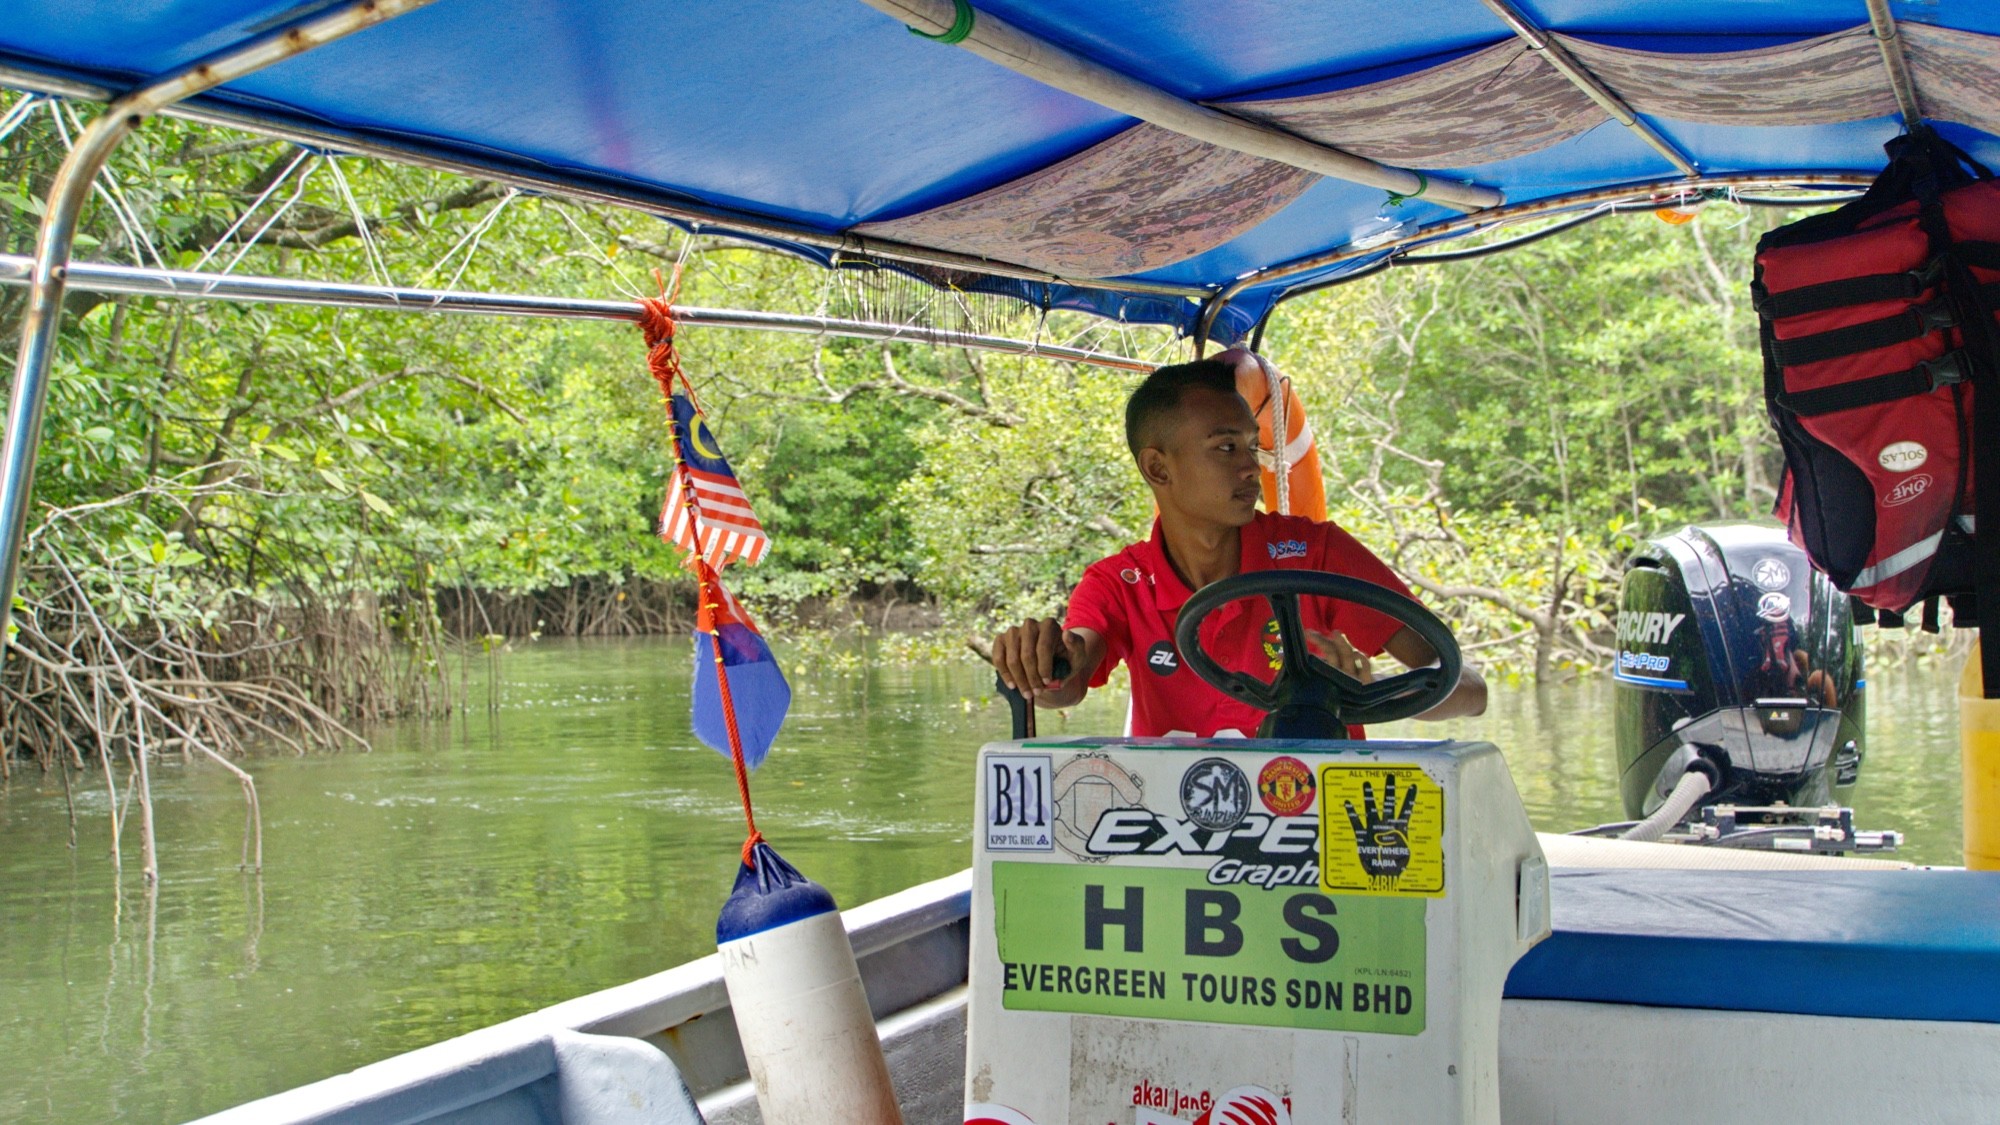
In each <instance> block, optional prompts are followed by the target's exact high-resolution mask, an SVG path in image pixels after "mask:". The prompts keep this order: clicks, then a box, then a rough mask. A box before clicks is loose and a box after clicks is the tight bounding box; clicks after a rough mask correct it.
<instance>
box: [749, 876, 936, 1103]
mask: <svg viewBox="0 0 2000 1125" xmlns="http://www.w3.org/2000/svg"><path fill="white" fill-rule="evenodd" d="M716 947H717V949H719V950H720V951H721V954H722V977H723V981H724V982H725V983H726V984H727V985H728V987H729V1004H730V1007H731V1008H733V1009H734V1011H735V1016H736V1034H737V1037H738V1038H739V1039H740V1040H741V1041H742V1044H743V1057H744V1059H745V1060H747V1061H748V1062H749V1064H750V1079H751V1081H752V1082H753V1083H754V1084H755V1085H756V1088H757V1108H758V1109H759V1111H760V1112H761V1113H762V1115H763V1119H764V1125H826V1123H828V1122H868V1123H871V1125H873V1123H877V1122H879V1123H882V1125H902V1121H903V1115H902V1110H901V1109H899V1108H898V1107H897V1105H896V1094H895V1090H894V1088H893V1087H892V1086H891V1085H890V1083H889V1064H888V1063H887V1062H886V1061H885V1060H884V1059H883V1057H882V1043H881V1040H880V1039H878V1038H877V1037H876V1034H875V1020H874V1017H873V1016H872V1015H871V1014H870V1013H869V1010H868V994H867V992H866V991H865V990H863V988H862V987H861V973H860V970H859V969H857V968H856V967H855V964H854V947H853V946H852V945H851V944H850V943H849V942H848V940H847V929H846V927H845V926H843V925H842V924H841V921H840V911H839V909H838V908H836V906H835V905H834V901H833V896H832V895H831V894H829V893H828V892H827V890H826V888H824V887H822V886H820V885H819V884H817V883H814V882H813V881H811V880H810V879H807V878H806V877H805V876H803V875H800V874H799V872H798V870H797V869H796V868H793V867H792V866H791V865H790V864H788V863H786V862H785V861H784V860H783V859H782V858H780V857H779V856H778V853H777V852H776V851H774V850H772V848H771V846H770V845H769V844H765V843H762V842H759V843H758V844H757V845H756V847H755V848H754V849H753V851H752V861H751V864H750V865H746V866H745V867H743V868H741V869H740V870H739V871H738V873H737V878H736V888H735V890H734V891H733V892H731V894H730V896H729V901H728V902H727V903H726V904H724V906H723V908H722V917H721V918H720V919H718V920H717V922H716Z"/></svg>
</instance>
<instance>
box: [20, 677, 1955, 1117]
mask: <svg viewBox="0 0 2000 1125" xmlns="http://www.w3.org/2000/svg"><path fill="white" fill-rule="evenodd" d="M780 657H781V659H783V658H784V657H785V653H784V652H783V651H782V650H781V651H780ZM689 666H690V661H689V657H688V649H687V646H686V644H685V643H678V642H664V641H652V642H633V643H582V644H563V643H552V642H544V643H542V644H540V645H537V646H533V647H531V648H528V649H526V650H524V651H519V652H515V653H512V654H509V655H508V656H507V657H505V659H504V663H503V664H502V665H501V673H502V682H501V683H500V684H499V685H498V687H497V690H495V691H494V692H493V693H492V698H494V699H495V700H496V701H497V704H498V706H497V708H496V709H495V710H494V711H492V712H491V713H490V714H489V713H488V712H487V711H486V710H485V703H486V701H487V699H488V698H489V693H488V690H487V688H486V687H485V686H482V685H479V684H475V686H474V691H473V698H474V701H475V710H474V712H473V714H471V715H470V716H468V717H466V718H464V719H462V720H459V721H455V722H453V723H450V724H436V725H409V726H404V727H399V728H393V729H388V730H383V731H378V732H376V736H375V745H376V749H375V751H374V752H373V753H368V754H361V753H346V754H339V755H322V756H316V757H308V758H296V757H291V756H271V757H264V758H258V759H254V760H252V761H250V762H248V763H246V767H247V768H248V769H249V770H250V771H251V772H253V773H254V774H255V775H256V777H257V784H258V789H259V792H260V793H261V795H262V798H263V805H264V818H265V819H264V829H265V837H264V854H265V870H264V872H263V874H262V875H261V876H252V875H245V874H241V873H239V872H238V870H237V868H236V859H237V854H238V849H239V847H240V845H241V828H242V804H241V796H240V791H239V790H238V788H237V786H236V783H235V781H234V780H233V779H231V778H230V777H228V776H227V775H225V774H223V773H222V772H221V771H219V770H216V769H212V768H203V767H201V766H179V765H173V764H169V765H165V766H163V767H160V768H158V769H157V770H156V771H155V773H154V791H155V795H156V803H157V808H158V818H159V838H160V846H161V854H162V861H161V867H162V873H163V881H162V885H161V887H160V889H159V891H158V893H157V895H156V896H153V897H150V898H149V896H148V895H146V894H145V893H144V892H143V890H142V889H140V887H139V883H138V879H137V876H136V866H137V864H136V854H137V843H136V840H135V839H134V838H133V837H132V836H130V835H129V834H128V837H127V840H126V851H127V864H128V866H127V874H126V877H125V879H124V881H123V884H122V888H121V885H120V884H119V883H118V881H116V880H115V879H114V877H113V875H112V872H111V867H110V861H109V857H108V848H107V840H108V827H107V825H108V819H107V800H106V797H105V794H104V787H103V781H102V779H101V777H95V776H93V777H89V778H79V779H77V780H76V781H75V786H76V788H75V796H74V800H75V805H76V809H77V815H76V832H77V837H76V838H77V846H76V848H75V850H73V851H72V850H71V849H70V848H69V847H68V837H69V826H68V820H67V817H66V815H65V811H64V808H65V797H64V791H63V786H62V783H61V781H60V780H59V779H56V778H50V777H43V776H41V775H39V774H37V773H35V772H34V771H33V770H32V769H29V770H27V771H24V772H18V773H17V774H16V776H15V778H14V780H13V782H12V783H11V785H9V786H7V787H6V788H5V789H4V790H0V937H4V940H5V951H6V952H5V956H4V958H0V1054H3V1055H4V1057H5V1058H7V1060H8V1063H9V1065H8V1066H7V1067H6V1068H5V1069H4V1071H0V1120H5V1121H65V1122H67V1121H101V1120H119V1121H133V1122H146V1121H181V1120H185V1119H187V1118H190V1117H194V1116H197V1115H200V1114H203V1113H208V1112H212V1111H215V1110H218V1109H222V1108H225V1107H227V1106H230V1105H234V1104H236V1103H239V1102H242V1101H245V1100H247V1099H250V1098H254V1097H258V1096H261V1095H264V1094H268V1093H273V1092H276V1091H278V1090H282V1089H286V1088H289V1087H291V1086H295V1085H298V1084H300V1083H303V1082H308V1081H312V1080H314V1079H317V1078H321V1077H325V1076H327V1075H330V1074H335V1073H338V1072H340V1071H344V1070H348V1069H352V1068H353V1067H356V1066H359V1065H361V1064H364V1063H367V1062H370V1061H373V1060H375V1059H379V1058H382V1057H384V1056H387V1055H391V1054H395V1053H397V1052H400V1051H405V1050H409V1049H411V1048H415V1047H419V1046H422V1045H424V1044H427V1043H431V1042H434V1041H436V1040H438V1039H442V1038H445V1037H448V1036H451V1035H455V1034H458V1033H460V1032H462V1031H468V1030H471V1029H473V1028H476V1027H481V1026H484V1025H487V1024H490V1023H494V1022H497V1021H499V1020H503V1019H506V1018H509V1017H512V1016H515V1015H519V1014H521V1013H523V1012H527V1011H531V1010H533V1009H535V1008H539V1007H542V1006H545V1005H547V1004H550V1003H553V1002H555V1001H557V1000H561V999H565V998H568V997H570V996H574V995H578V994H580V993H583V992H588V991H592V990H595V989H599V988H604V987H608V986H610V985H614V984H619V983H622V982H624V981H627V980H631V979H633V978H635V977H639V976H642V975H645V974H647V973H652V972H656V971H658V970H660V969H663V968H666V967H669V966H671V965H674V964H678V963H680V962H682V961H685V960H687V959H689V958H691V957H695V956H698V955H700V954H702V953H705V952H707V951H709V950H710V949H712V948H713V937H712V934H713V925H714V920H715V911H716V908H717V906H718V905H719V904H720V901H721V898H722V895H723V893H724V891H725V889H726V887H727V882H728V879H729V877H730V874H731V865H732V864H733V863H734V861H735V855H736V849H737V847H738V845H739V844H740V842H741V840H742V836H743V825H742V820H741V815H740V813H739V812H738V810H737V803H736V792H735V785H734V782H733V780H732V778H731V775H730V771H729V769H728V768H727V765H726V764H725V763H724V762H723V760H722V759H721V758H720V757H718V756H716V755H715V754H714V753H713V752H711V751H709V750H707V749H705V748H703V747H701V746H699V745H698V744H696V743H694V742H693V740H692V738H691V737H690V735H689V734H688V726H687V709H686V707H687V705H686V702H685V700H686V698H687V695H686V691H687V687H686V685H687V677H688V669H689ZM785 666H786V669H787V672H788V674H789V675H790V677H791V679H792V682H793V687H794V690H795V693H796V698H795V700H794V703H793V709H792V716H791V719H790V720H789V722H788V723H787V725H786V729H785V735H784V737H783V738H782V739H781V746H780V748H779V749H778V750H777V751H776V752H775V753H774V754H773V757H772V759H771V761H770V762H769V763H768V764H767V765H766V766H765V768H764V769H763V770H761V771H760V772H759V773H758V774H757V775H756V777H755V780H754V785H755V786H756V797H757V807H758V810H759V818H758V819H759V826H760V827H761V828H762V829H763V830H764V832H765V834H766V835H767V836H769V837H770V838H771V839H772V840H773V841H774V842H775V843H776V844H777V845H778V846H779V847H780V848H781V849H782V850H783V851H784V852H785V854H786V855H787V856H788V857H789V858H791V859H792V860H793V861H794V862H796V863H797V864H798V865H799V866H800V867H801V868H803V869H804V870H805V871H806V872H808V873H809V874H811V875H813V876H814V877H815V878H817V879H819V880H820V881H822V882H824V883H826V884H827V885H828V886H829V887H831V888H832V889H833V891H834V893H835V894H836V895H837V896H838V897H839V899H840V901H841V903H842V904H843V905H854V904H858V903H861V902H864V901H866V900H868V899H871V898H874V897H877V896H880V895H883V894H887V893H889V892H891V891H895V890H898V889H901V888H903V887H906V886H909V885H910V884H912V883H916V882H919V881H922V880H925V879H930V878H934V877H937V876H940V875H944V874H948V873H949V872H951V871H954V870H957V869H959V868H961V867H963V866H964V865H965V863H966V862H967V857H968V847H969V845H968V842H967V841H968V834H967V818H968V812H969V807H970V803H971V788H972V777H971V770H970V762H971V758H972V753H973V751H974V750H975V749H976V748H977V747H978V745H979V744H980V743H981V742H983V741H986V740H988V739H990V738H996V737H1004V735H1005V733H1006V713H1005V708H1004V707H1003V706H1002V705H1000V704H999V703H997V702H992V701H988V700H987V698H986V695H987V692H986V688H987V686H988V685H989V684H990V682H991V681H990V674H985V675H982V674H981V672H980V670H979V669H978V668H976V667H974V666H972V665H969V664H959V663H952V664H947V665H941V666H937V665H933V666H915V667H911V666H901V665H896V666H863V667H861V668H859V669H852V670H821V671H815V670H813V669H811V668H808V667H804V666H802V665H801V662H799V661H797V660H786V661H785ZM1869 678H1870V684H1869V690H1870V692H1871V693H1872V694H1873V696H1874V698H1873V700H1872V702H1871V705H1870V710H1869V719H1870V723H1871V731H1870V756H1869V759H1868V764H1867V768H1866V771H1865V772H1864V775H1863V779H1862V782H1861V785H1860V786H1859V787H1858V789H1857V790H1856V791H1855V793H1854V796H1853V800H1854V802H1855V804H1856V806H1857V810H1858V811H1857V820H1858V821H1859V822H1860V823H1861V824H1862V826H1863V827H1870V828H1873V827H1896V828H1902V829H1904V830H1905V831H1907V832H1908V833H1909V836H1910V846H1909V847H1908V848H1906V850H1905V852H1904V855H1905V857H1907V858H1911V859H1915V860H1918V861H1920V862H1928V863H1956V862H1958V861H1959V856H1960V852H1959V847H1960V844H1959V819H1958V818H1959V801H1958V757H1957V754H1958V751H1957V741H1956V738H1957V735H1956V723H1957V711H1956V705H1955V702H1954V700H1953V698H1952V696H1951V694H1950V692H1951V681H1950V679H1949V678H1947V677H1945V676H1944V675H1942V674H1941V673H1938V672H1936V671H1934V670H1925V671H1917V672H1902V671H1899V670H1895V669H1883V668H1876V669H1871V671H1870V677H1869ZM1611 690H1612V688H1611V686H1610V684H1609V682H1608V681H1594V682H1589V683H1582V684H1571V685H1565V686H1560V687H1554V688H1548V689H1544V690H1541V691H1536V690H1534V689H1532V688H1520V689H1506V688H1501V689H1497V690H1496V691H1495V696H1494V701H1493V706H1492V708H1491V709H1490V711H1489V712H1488V714H1487V715H1486V716H1484V717H1482V718H1480V719H1478V720H1467V721H1461V722H1456V723H1452V724H1445V725H1442V726H1438V725H1423V726H1417V725H1416V724H1406V725H1403V726H1401V727H1400V728H1388V729H1384V730H1381V731H1380V732H1378V733H1381V734H1399V733H1400V734H1406V735H1417V736H1424V737H1439V736H1442V735H1452V736H1457V737H1466V738H1488V739H1491V740H1493V741H1495V742H1496V743H1498V744H1499V745H1500V746H1502V747H1503V748H1505V749H1506V750H1507V752H1508V757H1509V760H1510V763H1511V765H1512V768H1513V771H1514V776H1515V779H1516V782H1517V784H1518V785H1519V787H1520V789H1521V792H1522V796H1523V798H1524V799H1525V800H1526V802H1527V804H1528V809H1529V812H1530V814H1531V815H1532V816H1533V818H1534V819H1535V822H1536V824H1537V825H1538V826H1539V827H1542V828H1544V829H1551V830H1560V829H1567V828H1574V827H1579V826H1582V825H1587V824H1593V823H1598V822H1600V821H1604V820H1610V819H1614V818H1615V817H1616V816H1617V813H1618V809H1617V803H1616V795H1615V788H1614V786H1613V777H1612V765H1611V760H1610V749H1609V746H1608V744H1607V731H1608V724H1607V723H1605V722H1603V720H1602V718H1601V716H1603V715H1604V714H1606V713H1607V711H1608V708H1609V705H1610V700H1611ZM1123 711H1124V703H1123V700H1122V699H1120V698H1117V697H1115V696H1114V695H1112V694H1110V693H1100V694H1099V696H1098V697H1096V698H1093V699H1092V700H1091V701H1090V702H1089V703H1088V704H1087V705H1086V706H1085V708H1083V709H1082V710H1080V711H1079V712H1078V713H1077V714H1076V715H1075V716H1073V717H1072V718H1071V720H1070V722H1069V725H1068V727H1067V729H1068V730H1069V731H1071V732H1075V733H1115V732H1116V730H1117V729H1118V727H1119V726H1120V725H1121V722H1122V719H1123ZM1054 725H1055V724H1053V723H1049V722H1047V721H1045V723H1044V727H1043V732H1042V733H1044V734H1048V733H1052V727H1053V726H1054Z"/></svg>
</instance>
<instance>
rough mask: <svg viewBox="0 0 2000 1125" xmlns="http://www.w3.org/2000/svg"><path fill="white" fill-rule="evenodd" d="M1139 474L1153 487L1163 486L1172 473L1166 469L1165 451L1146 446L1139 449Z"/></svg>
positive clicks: (1166, 483)
mask: <svg viewBox="0 0 2000 1125" xmlns="http://www.w3.org/2000/svg"><path fill="white" fill-rule="evenodd" d="M1139 475H1140V476H1141V477H1143V478H1145V481H1146V483H1147V484H1150V485H1152V486H1153V487H1154V488H1165V487H1167V485H1168V483H1169V482H1170V478H1171V476H1172V474H1170V473H1169V472H1168V471H1167V455H1166V453H1165V451H1163V450H1160V449H1158V448H1156V447H1154V446H1150V445H1149V446H1147V447H1146V448H1144V449H1141V450H1140V451H1139Z"/></svg>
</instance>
